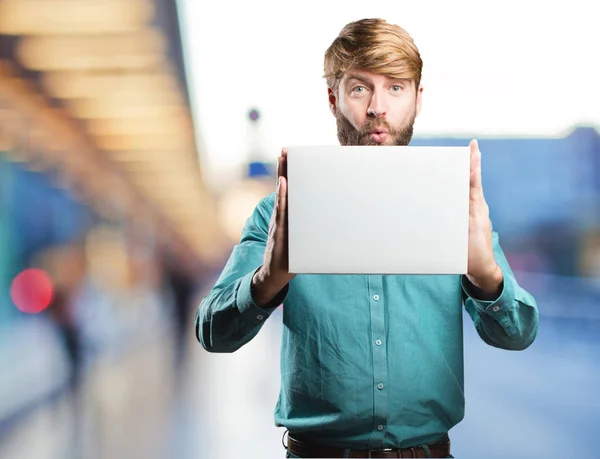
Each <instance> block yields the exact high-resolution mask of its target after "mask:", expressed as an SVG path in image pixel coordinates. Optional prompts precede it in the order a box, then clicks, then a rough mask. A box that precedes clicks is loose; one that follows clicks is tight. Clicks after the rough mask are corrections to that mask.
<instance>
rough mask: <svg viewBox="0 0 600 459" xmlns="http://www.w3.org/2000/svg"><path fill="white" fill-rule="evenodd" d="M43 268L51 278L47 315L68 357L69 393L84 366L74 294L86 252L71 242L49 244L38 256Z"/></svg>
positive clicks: (78, 284) (78, 380) (83, 276)
mask: <svg viewBox="0 0 600 459" xmlns="http://www.w3.org/2000/svg"><path fill="white" fill-rule="evenodd" d="M41 260H42V264H43V267H44V268H45V269H46V270H47V271H48V272H49V273H50V276H51V278H52V279H53V281H54V294H53V298H52V302H51V304H50V306H49V308H48V315H49V317H50V319H51V320H52V322H53V323H54V324H55V325H56V327H57V330H58V332H59V334H60V336H61V339H62V341H63V344H64V346H65V351H66V355H67V357H68V359H69V366H70V376H69V385H70V388H71V391H72V393H75V392H76V391H77V389H78V388H79V384H80V376H81V369H82V365H83V360H82V359H83V345H82V334H81V330H80V328H79V324H78V318H77V311H76V309H75V297H76V295H77V292H78V290H79V288H80V286H81V284H82V282H83V280H84V278H85V276H86V272H87V265H86V259H85V251H84V249H83V247H82V245H81V244H78V243H73V244H69V245H64V246H56V247H51V248H50V249H48V250H46V251H45V252H44V253H43V254H42V255H41Z"/></svg>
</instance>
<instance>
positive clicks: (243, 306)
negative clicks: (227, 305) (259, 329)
mask: <svg viewBox="0 0 600 459" xmlns="http://www.w3.org/2000/svg"><path fill="white" fill-rule="evenodd" d="M258 269H259V268H256V269H255V270H253V271H251V272H249V273H248V274H246V275H245V276H244V277H242V279H241V283H240V286H239V287H238V290H237V298H236V304H237V307H238V310H239V311H240V314H242V315H244V316H250V317H251V316H254V321H255V322H256V323H257V324H259V323H261V322H264V321H265V320H266V319H268V318H269V316H270V315H271V314H272V313H273V311H275V310H276V309H277V308H278V307H279V305H281V304H282V303H283V301H284V300H285V298H286V297H287V293H288V290H289V284H288V285H286V286H285V288H284V289H283V290H281V292H279V293H278V294H277V296H276V297H275V298H273V300H272V301H271V303H270V304H268V305H266V306H265V307H263V308H259V307H258V306H257V305H256V303H255V302H254V298H252V289H251V288H252V278H253V277H254V274H255V273H256V271H258Z"/></svg>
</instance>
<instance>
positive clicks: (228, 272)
mask: <svg viewBox="0 0 600 459" xmlns="http://www.w3.org/2000/svg"><path fill="white" fill-rule="evenodd" d="M273 204H274V199H273V195H271V196H269V197H267V198H265V199H263V200H262V201H261V202H260V203H259V205H258V206H257V207H256V209H255V210H254V213H253V215H252V216H251V217H250V218H249V219H248V221H247V222H246V225H245V227H244V230H243V231H242V237H241V240H240V243H239V244H238V245H236V246H235V247H234V249H233V252H232V254H231V256H230V258H229V260H228V261H227V264H226V266H225V268H224V269H223V272H222V273H221V275H220V276H219V279H218V280H217V282H216V284H215V286H214V287H213V289H212V290H211V291H210V293H209V294H208V295H207V296H206V297H204V298H203V299H202V301H201V303H200V306H199V307H198V310H197V312H196V320H195V322H196V323H195V325H196V337H197V338H198V341H200V343H201V344H202V346H203V347H204V349H206V350H207V351H209V352H234V351H236V350H237V349H239V348H240V347H242V346H243V345H244V344H246V343H247V342H249V341H250V340H251V339H252V338H254V337H255V336H256V334H257V333H258V332H259V331H260V329H261V328H262V326H263V324H264V323H265V321H266V319H267V318H268V317H269V316H270V315H271V313H272V312H273V311H274V310H275V309H276V308H277V306H279V305H280V304H281V303H282V302H283V300H284V298H285V296H286V294H287V287H285V288H284V289H283V290H282V291H281V292H280V293H279V294H278V295H276V296H275V298H273V299H272V300H271V301H269V302H268V304H264V305H262V304H261V306H262V307H259V306H258V305H257V304H256V302H255V301H254V298H253V290H254V289H253V287H252V280H253V277H254V275H255V273H256V272H257V271H258V269H259V268H260V267H261V265H262V263H263V257H264V253H265V248H266V245H267V239H268V229H269V219H270V216H271V215H270V214H271V212H272V211H273Z"/></svg>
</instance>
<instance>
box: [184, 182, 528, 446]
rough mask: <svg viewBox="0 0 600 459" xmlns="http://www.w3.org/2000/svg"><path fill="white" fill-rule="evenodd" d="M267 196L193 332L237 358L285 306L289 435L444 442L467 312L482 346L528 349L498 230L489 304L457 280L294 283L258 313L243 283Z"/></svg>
mask: <svg viewBox="0 0 600 459" xmlns="http://www.w3.org/2000/svg"><path fill="white" fill-rule="evenodd" d="M274 197H275V194H274V193H273V194H271V195H270V196H268V197H266V198H265V199H263V200H262V201H261V202H260V203H259V205H258V206H257V207H256V209H255V211H254V213H253V215H252V216H251V217H250V218H249V219H248V221H247V223H246V226H245V227H244V230H243V233H242V238H241V241H240V243H239V244H238V245H236V246H235V248H234V249H233V252H232V254H231V257H230V258H229V260H228V262H227V264H226V266H225V268H224V270H223V272H222V273H221V276H220V277H219V279H218V281H217V283H216V285H215V286H214V288H213V289H212V290H211V292H210V293H209V294H208V295H207V296H206V297H205V298H204V299H203V300H202V302H201V304H200V306H199V308H198V311H197V314H196V334H197V337H198V339H199V341H200V342H201V343H202V345H203V347H204V348H205V349H206V350H208V351H210V352H234V351H235V350H237V349H239V348H240V347H241V346H243V345H244V344H245V343H247V342H249V341H250V340H251V339H252V338H253V337H254V336H256V334H257V333H258V332H259V331H260V329H261V327H262V326H263V325H264V324H265V321H266V320H267V319H268V317H269V315H270V314H271V313H272V312H273V311H274V310H275V309H276V307H277V306H278V305H279V304H281V303H282V302H283V336H282V347H281V388H280V393H279V398H278V401H277V405H276V407H275V424H276V425H278V426H285V427H286V428H287V429H289V431H290V432H291V433H292V434H294V433H296V434H304V436H305V437H308V438H310V439H311V440H313V441H316V442H321V443H323V444H327V445H331V446H339V447H344V448H354V449H379V448H389V447H398V448H403V447H408V446H414V445H417V444H420V443H428V442H431V441H434V440H436V439H438V438H439V437H440V436H442V435H443V434H445V433H447V432H448V431H449V430H450V429H451V428H452V427H453V426H455V425H456V424H457V423H458V422H460V421H461V420H462V418H463V416H464V404H465V397H464V384H463V381H464V377H463V329H462V323H463V322H462V307H463V305H464V307H465V308H466V311H467V312H468V314H469V315H470V317H471V318H472V319H473V323H474V325H475V327H476V329H477V332H478V333H479V335H480V336H481V338H482V339H483V340H484V341H485V342H486V343H488V344H490V345H492V346H495V347H499V348H503V349H511V350H521V349H525V348H526V347H528V346H529V345H530V344H531V343H532V342H533V340H534V338H535V336H536V334H537V327H538V310H537V306H536V302H535V300H534V298H533V297H532V296H531V295H530V294H529V293H527V292H526V291H525V290H523V289H522V288H521V287H519V285H518V284H517V282H516V280H515V278H514V276H513V274H512V272H511V270H510V268H509V266H508V263H507V261H506V258H505V256H504V254H503V252H502V249H501V248H500V245H499V244H498V235H497V234H496V233H495V232H494V233H493V244H494V253H495V257H496V261H497V262H498V264H499V265H500V267H501V268H502V271H503V274H504V282H503V288H502V293H501V294H500V296H499V297H498V298H497V299H496V300H495V301H478V300H477V299H476V298H474V297H473V291H472V290H473V287H472V286H471V284H470V283H469V281H468V280H467V279H466V277H463V276H458V275H404V276H399V275H297V276H296V277H295V278H294V279H293V280H292V281H291V282H290V284H289V285H288V287H287V288H286V289H284V290H283V291H282V292H281V294H280V295H279V297H278V298H276V299H275V300H274V302H273V304H272V305H270V306H273V307H271V308H267V309H260V308H258V307H257V306H256V304H255V303H254V301H253V299H252V295H251V292H250V285H251V281H252V277H253V275H254V273H255V271H256V270H257V268H258V267H260V265H261V264H262V261H263V254H264V250H265V247H266V241H267V232H268V228H269V221H270V218H271V213H272V211H273V205H274ZM440 256H443V254H440Z"/></svg>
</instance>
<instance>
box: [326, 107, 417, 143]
mask: <svg viewBox="0 0 600 459" xmlns="http://www.w3.org/2000/svg"><path fill="white" fill-rule="evenodd" d="M416 117H417V112H416V109H415V112H414V113H413V114H412V116H411V117H410V118H409V119H408V120H407V121H406V123H404V124H403V125H402V126H399V127H392V126H391V125H390V124H389V123H388V122H387V121H386V120H385V118H383V117H377V118H368V119H367V121H365V123H364V124H363V125H362V126H361V127H360V129H356V128H355V127H354V126H352V124H351V123H350V121H348V118H346V117H345V116H344V115H343V114H342V112H341V111H340V110H338V111H337V113H336V115H335V118H336V121H337V131H338V132H337V136H338V140H339V142H340V145H380V146H381V145H400V146H406V145H408V144H409V142H410V140H411V139H412V136H413V125H414V124H415V118H416ZM376 128H384V129H385V130H386V131H387V133H388V135H387V139H386V140H385V142H383V143H378V142H373V141H372V140H371V132H372V131H373V130H374V129H376Z"/></svg>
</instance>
